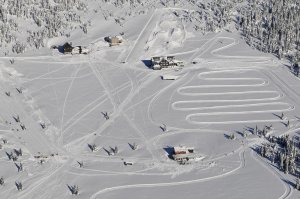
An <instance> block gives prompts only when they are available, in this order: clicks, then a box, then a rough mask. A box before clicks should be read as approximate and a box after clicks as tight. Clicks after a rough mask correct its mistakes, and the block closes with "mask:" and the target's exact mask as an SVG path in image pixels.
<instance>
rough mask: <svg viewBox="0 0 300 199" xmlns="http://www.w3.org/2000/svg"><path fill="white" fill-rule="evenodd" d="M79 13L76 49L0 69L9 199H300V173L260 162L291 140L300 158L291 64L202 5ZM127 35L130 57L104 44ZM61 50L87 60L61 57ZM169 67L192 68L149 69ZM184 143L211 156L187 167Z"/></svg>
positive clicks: (14, 58)
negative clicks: (160, 59) (181, 151)
mask: <svg viewBox="0 0 300 199" xmlns="http://www.w3.org/2000/svg"><path fill="white" fill-rule="evenodd" d="M0 2H1V1H0ZM4 2H5V1H4ZM16 2H18V1H16ZM26 2H27V1H26ZM28 2H29V1H28ZM37 2H38V1H37ZM41 2H44V1H41ZM45 2H46V1H45ZM47 2H48V1H47ZM50 2H52V1H50ZM53 2H55V4H51V5H49V6H50V8H49V9H52V7H53V6H55V5H59V4H60V3H62V2H64V1H58V0H57V1H56V0H55V1H53ZM66 2H69V1H66ZM72 2H73V3H74V2H75V5H76V6H77V7H76V6H75V7H72V8H69V7H68V5H67V4H65V5H64V6H67V7H68V9H69V10H73V9H74V10H73V11H74V12H76V14H74V16H77V15H78V16H81V19H82V20H83V22H82V23H85V20H86V22H87V21H89V24H90V25H89V26H88V28H87V32H84V31H82V29H84V28H82V27H81V28H75V29H72V28H70V27H71V26H69V25H66V26H63V27H64V28H67V27H68V28H70V29H68V37H67V36H65V35H63V34H62V35H51V37H49V38H48V39H46V40H43V42H44V43H45V45H44V46H45V47H42V46H43V45H41V46H40V47H41V48H40V49H39V50H37V49H34V48H29V47H28V49H27V51H26V52H24V53H22V54H12V53H7V54H6V55H7V56H3V57H1V58H0V101H1V103H0V146H1V147H0V148H1V149H0V158H1V159H0V178H1V177H3V180H4V184H3V185H0V198H1V199H2V198H3V199H4V198H5V199H10V198H11V199H15V198H18V199H29V198H41V199H52V198H56V199H65V198H82V199H86V198H91V199H100V198H106V199H115V198H136V199H143V198H145V199H146V198H147V199H148V198H159V199H163V198H174V199H177V198H178V199H179V198H185V199H195V198H207V199H218V198H220V199H221V198H222V199H225V198H226V199H227V198H228V199H235V198H236V199H241V198H243V199H248V198H249V199H250V198H264V199H268V198H270V199H274V198H280V199H283V198H298V197H299V196H300V194H299V191H298V190H296V189H294V186H295V185H296V178H297V176H298V175H299V172H300V170H299V168H296V171H295V172H293V171H290V172H284V170H283V168H280V166H278V164H277V162H276V161H275V162H273V161H272V160H271V159H272V156H268V155H265V154H264V153H263V152H261V150H262V148H263V146H264V145H266V144H270V143H271V141H270V137H269V136H276V137H277V136H278V137H279V136H282V135H289V136H290V138H293V143H294V145H295V146H296V147H297V150H296V149H295V150H296V151H297V152H298V154H299V133H300V111H299V108H300V84H299V78H298V77H296V76H295V75H293V74H292V73H291V72H290V70H289V69H288V67H287V62H286V61H280V60H278V59H277V57H275V56H273V55H271V54H267V53H262V52H259V51H258V50H256V49H254V48H251V47H249V45H247V43H246V42H245V40H244V39H243V38H244V37H242V36H241V34H240V32H238V31H237V30H236V29H235V26H234V24H233V23H234V22H230V23H229V22H228V24H227V22H226V23H225V22H222V23H221V22H219V23H218V25H216V24H217V23H216V22H215V21H218V20H216V19H215V16H214V14H212V13H215V12H217V11H215V12H213V11H212V10H214V9H211V8H210V7H209V8H208V7H205V6H204V4H203V5H201V3H200V2H195V1H187V2H184V1H172V2H171V1H161V2H157V1H146V2H144V3H141V1H138V0H136V1H117V0H115V1H114V0H111V1H96V0H95V1H89V2H88V3H87V2H86V1H77V0H74V1H70V2H69V3H72ZM80 2H84V3H87V5H88V7H86V8H85V6H84V4H80ZM120 2H124V5H123V4H121V3H120ZM208 2H209V1H208ZM233 2H235V1H232V3H233ZM6 3H7V2H6ZM240 3H241V2H240ZM62 4H63V3H62ZM216 4H217V3H216V2H215V4H212V5H216ZM38 5H39V4H38V3H36V4H34V6H33V7H35V6H38ZM230 5H231V4H230ZM241 5H242V3H241ZM51 6H52V7H51ZM203 6H204V7H203ZM229 7H231V6H229ZM83 8H85V9H89V10H93V9H94V11H93V12H84V13H85V14H82V13H83V11H84V9H83ZM32 9H33V8H32ZM77 9H79V11H78V10H77ZM200 11H201V14H200ZM225 11H226V13H227V14H224V13H223V14H222V15H224V16H223V17H224V18H226V17H228V18H230V17H231V15H230V14H232V15H233V14H234V12H231V11H230V10H226V9H225ZM225 11H224V12H225ZM128 13H130V14H128ZM217 13H218V12H217ZM228 13H230V14H228ZM200 15H201V16H202V15H203V21H204V20H205V19H204V18H206V17H207V21H206V22H207V23H204V22H203V21H197V20H196V18H197V17H199V16H200ZM227 15H228V16H227ZM125 16H126V17H125ZM62 20H65V18H63V19H62ZM66 21H68V20H66ZM209 21H210V22H211V23H212V24H214V26H213V25H212V24H210V23H208V22H209ZM78 23H79V24H80V22H79V21H78ZM223 23H224V24H223ZM86 24H87V23H86ZM73 25H74V26H76V25H78V24H76V23H74V24H73ZM196 27H197V28H196ZM23 28H26V27H23ZM210 28H212V29H210ZM196 29H197V30H198V31H197V30H196ZM27 33H28V32H27ZM27 33H26V34H27ZM17 34H20V32H19V33H17ZM120 34H122V37H123V38H124V42H123V43H121V44H120V45H117V46H112V47H109V45H108V43H107V42H105V40H104V38H105V37H107V36H116V35H120ZM23 36H25V35H23ZM22 42H25V43H26V38H23V41H22ZM65 42H72V43H73V44H74V45H82V46H86V47H87V48H88V49H89V50H90V53H89V54H87V55H71V54H62V53H60V52H59V51H58V50H57V49H52V48H51V46H54V45H55V46H59V45H63V44H64V43H65ZM27 44H28V46H31V43H30V42H29V43H27ZM10 45H11V44H8V46H6V47H5V49H4V50H3V52H10V48H11V46H10ZM6 50H7V51H6ZM167 55H174V56H175V57H176V58H177V59H179V60H182V61H183V62H184V65H185V66H184V68H183V69H180V70H177V69H164V70H159V71H156V70H152V69H151V68H149V65H148V62H149V60H150V59H151V57H153V56H167ZM162 75H171V76H176V77H178V79H176V80H162V78H161V76H162ZM282 114H284V115H283V116H282ZM164 125H165V126H164ZM266 125H267V126H270V125H272V128H270V130H269V131H268V132H267V133H264V132H265V131H263V132H262V129H266V128H265V126H266ZM256 128H257V129H258V131H256V130H255V129H256ZM232 136H233V137H234V139H232ZM135 144H136V145H137V149H135V148H134V146H135ZM180 145H184V146H190V147H194V148H195V152H196V153H197V154H202V155H204V156H205V158H204V159H203V160H201V161H196V162H191V163H190V164H185V165H181V164H178V163H177V162H176V161H174V160H172V159H171V158H170V155H171V154H170V153H171V151H172V148H173V147H175V146H180ZM274 145H276V144H274ZM276 147H280V144H278V146H277V145H276ZM276 147H273V148H276ZM116 148H117V150H116ZM20 149H21V150H20ZM134 149H135V150H134ZM274 151H275V149H274ZM20 152H21V154H20ZM285 153H286V154H287V152H285ZM262 154H264V155H262ZM298 154H297V155H298ZM296 160H297V157H296ZM278 162H279V161H278ZM128 163H129V164H128ZM131 163H132V165H130V164H131ZM297 163H298V162H296V164H297ZM126 164H127V165H126ZM297 166H298V165H297ZM0 184H1V183H0ZM20 184H21V186H22V189H20V190H18V189H17V188H18V187H20ZM77 186H78V195H76V194H72V191H73V192H74V190H75V189H76V187H77Z"/></svg>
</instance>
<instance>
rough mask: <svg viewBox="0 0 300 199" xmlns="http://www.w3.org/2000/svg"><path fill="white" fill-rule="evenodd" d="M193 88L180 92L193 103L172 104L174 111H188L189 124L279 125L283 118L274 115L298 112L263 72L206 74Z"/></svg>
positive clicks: (248, 70)
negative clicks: (271, 84) (268, 123)
mask: <svg viewBox="0 0 300 199" xmlns="http://www.w3.org/2000/svg"><path fill="white" fill-rule="evenodd" d="M198 82H199V83H198ZM193 84H194V85H187V86H183V87H180V88H178V89H177V93H178V94H179V95H180V96H181V97H182V96H184V97H185V98H193V100H180V101H175V102H173V103H172V108H173V109H174V110H176V111H185V112H186V113H187V115H186V120H187V121H188V122H189V123H193V124H234V123H252V122H253V123H259V122H264V123H265V122H278V121H280V118H272V113H281V112H288V111H291V110H293V109H294V108H295V107H293V106H291V105H290V104H289V103H286V102H282V101H281V99H282V98H283V97H284V95H283V94H282V93H280V92H279V91H276V90H275V89H274V88H273V87H271V86H270V85H269V80H268V79H267V77H265V76H264V75H263V74H262V72H261V71H260V70H259V69H234V70H230V69H221V70H217V71H210V72H203V73H200V74H199V75H198V76H197V79H196V85H195V81H193ZM195 98H197V99H195Z"/></svg>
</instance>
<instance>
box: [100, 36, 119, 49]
mask: <svg viewBox="0 0 300 199" xmlns="http://www.w3.org/2000/svg"><path fill="white" fill-rule="evenodd" d="M104 40H105V41H106V42H108V43H109V46H110V47H111V46H117V45H120V44H121V43H123V38H122V37H121V36H114V37H105V38H104Z"/></svg>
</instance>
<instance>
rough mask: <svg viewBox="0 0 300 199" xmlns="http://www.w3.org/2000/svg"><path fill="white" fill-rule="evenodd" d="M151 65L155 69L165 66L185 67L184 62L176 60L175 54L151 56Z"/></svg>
mask: <svg viewBox="0 0 300 199" xmlns="http://www.w3.org/2000/svg"><path fill="white" fill-rule="evenodd" d="M151 66H152V68H153V70H161V69H163V68H177V67H183V66H184V65H183V62H182V61H179V60H176V59H175V57H174V56H160V57H152V58H151Z"/></svg>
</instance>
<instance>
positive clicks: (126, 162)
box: [124, 161, 133, 166]
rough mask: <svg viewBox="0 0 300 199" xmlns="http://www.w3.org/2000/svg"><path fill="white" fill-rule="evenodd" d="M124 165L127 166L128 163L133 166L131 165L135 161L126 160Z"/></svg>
mask: <svg viewBox="0 0 300 199" xmlns="http://www.w3.org/2000/svg"><path fill="white" fill-rule="evenodd" d="M124 165H125V166H128V165H130V166H131V165H133V162H129V161H125V162H124Z"/></svg>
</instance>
